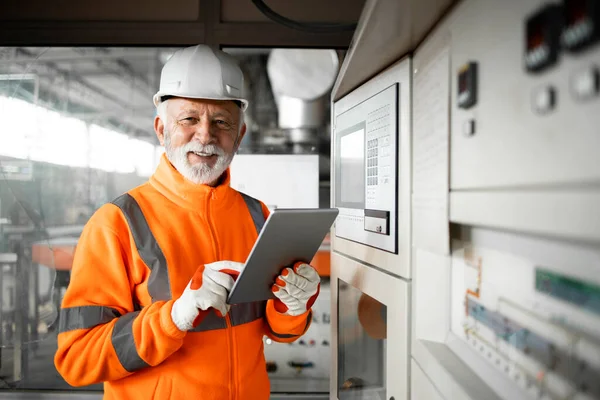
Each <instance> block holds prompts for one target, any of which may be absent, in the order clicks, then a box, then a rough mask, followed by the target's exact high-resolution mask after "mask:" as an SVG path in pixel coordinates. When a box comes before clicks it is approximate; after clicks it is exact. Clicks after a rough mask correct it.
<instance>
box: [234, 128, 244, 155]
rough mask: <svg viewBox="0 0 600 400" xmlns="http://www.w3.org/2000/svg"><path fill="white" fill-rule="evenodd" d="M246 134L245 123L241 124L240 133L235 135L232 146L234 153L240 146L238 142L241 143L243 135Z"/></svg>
mask: <svg viewBox="0 0 600 400" xmlns="http://www.w3.org/2000/svg"><path fill="white" fill-rule="evenodd" d="M245 134H246V124H243V125H242V127H241V128H240V133H239V134H238V136H237V139H236V140H235V145H234V146H233V152H234V153H236V152H237V151H238V148H239V147H240V144H241V143H242V139H244V135H245Z"/></svg>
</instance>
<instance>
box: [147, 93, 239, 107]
mask: <svg viewBox="0 0 600 400" xmlns="http://www.w3.org/2000/svg"><path fill="white" fill-rule="evenodd" d="M163 96H173V97H181V98H186V99H198V100H202V99H205V100H223V101H227V100H229V101H239V102H240V103H242V106H241V108H242V111H246V109H247V108H248V100H246V99H242V98H240V97H224V96H197V95H192V94H185V93H168V92H158V93H156V94H155V95H154V97H153V98H152V101H153V103H154V106H155V107H158V106H159V105H160V103H161V101H160V99H161V98H162V97H163Z"/></svg>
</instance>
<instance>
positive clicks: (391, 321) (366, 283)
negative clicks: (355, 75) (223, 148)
mask: <svg viewBox="0 0 600 400" xmlns="http://www.w3.org/2000/svg"><path fill="white" fill-rule="evenodd" d="M410 104H411V60H410V59H409V58H406V59H403V60H401V61H399V62H397V63H395V64H394V65H392V66H391V67H389V68H388V69H386V70H385V71H383V72H382V73H380V74H379V75H377V76H376V77H375V78H373V79H372V80H370V81H369V82H367V83H365V84H363V85H361V86H359V87H358V88H356V89H354V90H353V91H352V92H350V93H349V94H348V95H346V96H345V97H343V98H342V99H340V100H338V101H336V102H334V103H333V104H332V126H333V137H332V190H331V198H332V205H333V206H334V207H337V208H339V210H340V214H339V216H338V218H337V220H336V222H335V224H334V228H333V229H332V233H331V241H332V258H331V291H332V294H331V295H332V299H333V301H332V309H333V312H332V333H333V335H334V341H333V349H332V357H333V360H332V361H333V362H332V367H331V373H332V379H331V384H330V396H331V398H335V399H359V398H360V399H365V398H368V399H377V400H387V399H396V400H406V399H408V398H409V395H410V394H409V389H408V376H409V375H408V374H409V363H410V350H409V349H410V346H409V344H410V342H409V332H410V324H409V322H410V318H409V317H410V312H409V310H410V293H411V270H410V262H411V253H410V248H411V245H410V243H411V232H410V200H411V199H410V162H411V158H410V122H409V120H410V119H409V118H406V116H408V115H409V113H410Z"/></svg>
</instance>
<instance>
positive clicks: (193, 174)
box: [165, 133, 233, 185]
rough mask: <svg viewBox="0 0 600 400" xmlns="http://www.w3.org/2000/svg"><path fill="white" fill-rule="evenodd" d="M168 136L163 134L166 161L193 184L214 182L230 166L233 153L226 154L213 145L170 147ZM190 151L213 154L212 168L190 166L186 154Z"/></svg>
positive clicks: (193, 143) (192, 144) (202, 165)
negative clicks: (214, 157)
mask: <svg viewBox="0 0 600 400" xmlns="http://www.w3.org/2000/svg"><path fill="white" fill-rule="evenodd" d="M170 136H171V135H170V134H169V133H165V154H166V155H167V159H168V160H169V161H170V162H171V164H173V166H174V167H175V168H176V169H177V171H179V173H180V174H181V175H183V177H184V178H186V179H187V180H189V181H191V182H193V183H196V184H199V185H207V184H211V183H213V182H216V181H217V180H218V179H219V178H220V177H221V175H223V173H224V172H225V171H226V170H227V168H228V167H229V164H231V160H232V159H233V153H231V154H228V153H226V152H225V150H223V149H222V148H220V147H218V146H216V145H214V144H209V145H206V146H203V145H201V144H200V143H198V142H189V143H186V144H184V145H183V146H179V147H172V146H171V138H170ZM190 151H193V152H198V153H205V154H215V155H216V156H217V161H216V162H215V165H214V166H212V167H210V166H208V165H207V164H204V163H200V164H195V165H192V164H191V163H190V162H189V161H188V153H189V152H190Z"/></svg>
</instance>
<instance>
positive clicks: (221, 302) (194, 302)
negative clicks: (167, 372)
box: [171, 261, 244, 331]
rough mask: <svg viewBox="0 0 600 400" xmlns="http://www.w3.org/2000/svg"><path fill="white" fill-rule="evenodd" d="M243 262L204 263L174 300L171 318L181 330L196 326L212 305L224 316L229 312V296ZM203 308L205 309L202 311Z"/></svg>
mask: <svg viewBox="0 0 600 400" xmlns="http://www.w3.org/2000/svg"><path fill="white" fill-rule="evenodd" d="M243 267H244V264H242V263H237V262H234V261H217V262H214V263H210V264H206V265H201V266H200V267H198V269H197V270H196V272H195V273H194V276H193V277H192V279H191V280H190V282H189V283H188V285H187V287H186V288H185V290H184V291H183V294H182V295H181V297H179V298H178V299H177V300H175V302H174V303H173V308H172V309H171V318H172V319H173V322H174V323H175V325H176V326H177V328H179V330H180V331H188V330H190V329H192V328H194V327H196V326H198V324H199V323H200V322H202V319H203V318H204V316H206V312H205V311H208V309H209V308H211V307H212V308H214V309H215V310H216V311H217V315H219V314H220V316H221V317H225V315H227V312H228V311H229V307H230V306H229V304H227V295H228V293H229V291H231V288H232V287H233V283H234V282H235V278H237V277H238V275H239V274H240V271H241V270H242V268H243ZM203 311H204V312H203Z"/></svg>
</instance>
